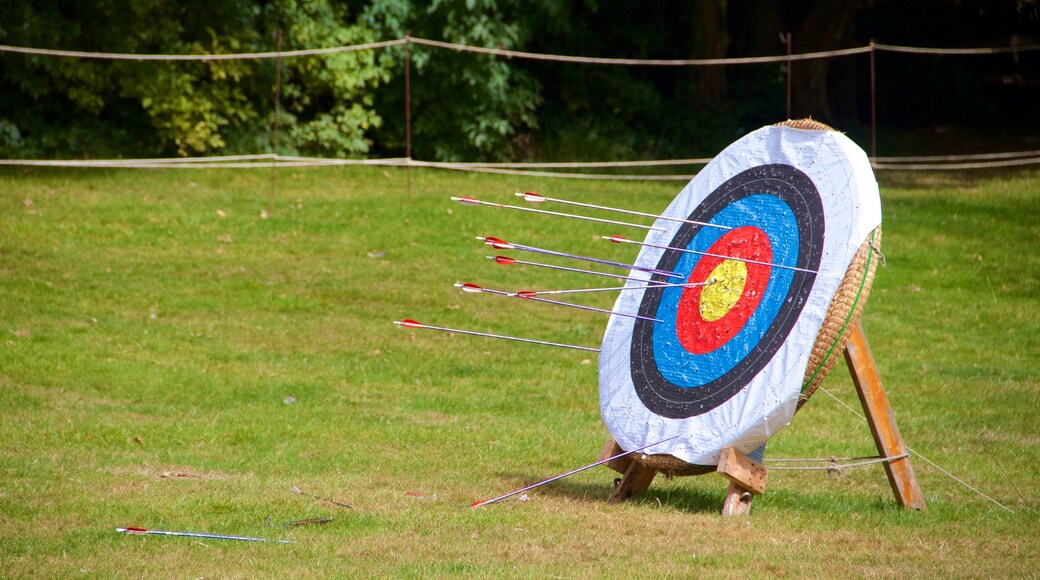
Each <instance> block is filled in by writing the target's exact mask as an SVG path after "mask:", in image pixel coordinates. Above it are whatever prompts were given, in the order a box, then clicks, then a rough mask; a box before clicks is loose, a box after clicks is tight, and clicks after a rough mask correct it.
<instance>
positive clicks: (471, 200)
mask: <svg viewBox="0 0 1040 580" xmlns="http://www.w3.org/2000/svg"><path fill="white" fill-rule="evenodd" d="M451 200H452V201H457V202H460V203H462V204H463V205H483V206H487V207H497V208H501V209H511V210H515V211H524V212H527V213H536V214H541V215H547V216H553V217H564V218H570V219H575V220H583V221H587V222H596V223H601V224H612V225H616V226H626V227H630V228H640V229H644V230H654V231H658V232H663V231H665V230H664V228H658V227H654V226H645V225H643V224H634V223H631V222H622V221H617V220H608V219H603V218H597V217H591V216H585V215H577V214H573V213H562V212H558V211H548V210H544V209H534V208H530V207H522V206H519V205H508V204H505V203H495V202H492V201H482V200H479V199H475V198H472V197H468V198H464V197H453V198H451Z"/></svg>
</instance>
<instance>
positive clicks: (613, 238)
mask: <svg viewBox="0 0 1040 580" xmlns="http://www.w3.org/2000/svg"><path fill="white" fill-rule="evenodd" d="M600 237H601V238H602V239H604V240H607V241H608V242H611V243H614V244H632V245H635V246H642V247H646V248H657V249H659V250H673V251H676V252H683V253H686V254H696V255H698V256H706V257H708V258H720V259H723V260H736V261H738V262H744V263H746V264H755V265H758V266H769V267H770V268H782V269H784V270H795V271H797V272H806V273H809V274H816V273H817V271H816V270H809V269H807V268H799V267H797V266H786V265H784V264H775V263H773V262H760V261H758V260H752V259H749V258H741V257H739V256H725V255H722V254H712V253H710V252H698V251H697V250H691V249H689V248H676V247H674V246H661V245H658V244H651V243H648V242H637V241H635V240H630V239H628V238H626V237H625V236H600Z"/></svg>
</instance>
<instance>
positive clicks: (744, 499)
mask: <svg viewBox="0 0 1040 580" xmlns="http://www.w3.org/2000/svg"><path fill="white" fill-rule="evenodd" d="M754 498H755V496H754V495H752V494H751V492H750V491H748V490H746V489H744V488H742V487H740V486H739V485H737V484H735V483H733V482H732V481H731V482H729V489H727V490H726V500H725V501H723V502H722V515H723V516H727V517H728V516H746V515H748V514H750V513H751V500H753V499H754Z"/></svg>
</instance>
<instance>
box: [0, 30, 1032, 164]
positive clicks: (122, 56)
mask: <svg viewBox="0 0 1040 580" xmlns="http://www.w3.org/2000/svg"><path fill="white" fill-rule="evenodd" d="M413 44H414V45H419V46H428V47H433V48H440V49H445V50H453V51H457V52H470V53H477V54H486V55H491V56H495V57H501V58H516V59H527V60H540V61H554V62H566V63H575V64H596V65H610V66H672V67H697V66H722V65H742V64H764V63H783V62H787V63H790V62H794V61H805V60H816V59H824V58H837V57H842V56H850V55H859V54H870V55H871V77H872V78H873V76H874V59H873V56H874V54H875V53H876V52H879V51H880V52H893V53H904V54H930V55H956V56H965V55H995V54H1007V53H1016V54H1017V53H1020V52H1031V51H1037V50H1040V44H1029V45H1022V46H1007V47H992V48H925V47H910V46H897V45H888V44H877V43H874V42H871V43H870V44H869V45H867V46H861V47H854V48H846V49H840V50H830V51H822V52H811V53H802V54H787V55H781V56H762V57H745V58H713V59H628V58H596V57H584V56H573V55H556V54H542V53H533V52H523V51H515V50H507V49H502V48H486V47H479V46H469V45H464V44H454V43H449V42H443V41H438V40H429V39H424V38H417V37H412V36H405V37H404V38H400V39H396V40H387V41H382V42H371V43H364V44H356V45H349V46H334V47H327V48H313V49H304V50H288V51H275V52H247V53H226V54H129V53H111V52H90V51H73V50H55V49H45V48H33V47H22V46H9V45H0V54H3V53H13V54H27V55H34V56H44V57H57V58H84V59H95V60H123V61H199V62H207V61H217V60H249V59H252V60H261V59H279V62H280V59H283V58H296V57H305V56H321V55H329V54H336V53H343V52H355V51H362V50H378V49H384V48H389V47H394V46H404V47H405V49H406V59H408V61H407V62H406V63H405V64H406V66H405V77H406V78H405V87H406V89H405V90H406V99H405V100H406V103H410V94H408V93H410V85H411V79H410V67H409V66H407V65H409V64H410V59H411V52H410V50H408V49H409V48H410V46H411V45H413ZM787 74H788V75H790V74H791V72H790V67H788V71H787ZM874 99H875V87H874V83H873V82H872V83H871V101H872V103H873V101H874ZM406 109H407V110H406V112H405V117H406V125H407V127H406V128H407V130H408V131H407V134H408V138H407V141H408V143H407V145H406V150H407V152H408V153H407V156H406V157H403V158H385V159H337V158H323V157H298V156H285V155H279V154H277V153H263V154H253V155H228V156H208V157H195V158H158V159H97V160H72V159H66V160H45V159H0V166H23V167H24V166H28V167H81V168H82V167H92V168H138V169H156V168H179V169H188V168H195V169H197V168H254V167H317V166H348V165H373V166H394V167H425V168H434V169H445V170H453V171H468V172H479V173H492V174H502V175H525V176H530V177H553V178H568V179H616V180H640V181H651V180H689V179H692V177H693V175H692V174H653V175H648V174H636V175H632V174H628V175H626V174H614V173H585V172H559V171H543V170H546V169H597V168H624V167H682V166H702V165H704V164H706V163H708V162H709V161H710V160H711V159H710V158H704V159H662V160H645V161H609V162H563V163H445V162H437V161H421V160H416V159H412V158H411V149H412V147H411V145H412V144H411V116H412V115H411V107H410V104H409V105H407V107H406ZM872 117H873V115H872ZM875 143H876V122H875V119H873V118H872V119H871V153H872V155H871V158H870V159H871V164H872V166H873V167H874V169H876V170H900V171H945V170H975V169H999V168H1010V167H1022V166H1028V165H1040V151H1016V152H1006V153H984V154H978V155H945V156H923V157H922V156H917V157H877V156H875V155H873V153H874V151H875V150H876V145H875Z"/></svg>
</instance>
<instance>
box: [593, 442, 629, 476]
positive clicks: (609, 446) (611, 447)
mask: <svg viewBox="0 0 1040 580" xmlns="http://www.w3.org/2000/svg"><path fill="white" fill-rule="evenodd" d="M624 452H625V450H624V449H622V448H621V446H620V445H618V442H617V441H614V438H613V437H611V438H610V439H607V440H606V442H604V443H603V449H601V450H600V452H599V458H598V459H597V460H598V461H603V460H604V459H607V458H609V457H614V456H615V455H621V454H622V453H624ZM631 464H632V456H631V455H626V456H624V457H618V458H617V459H615V460H613V461H608V462H606V463H604V464H603V465H606V466H607V467H609V468H611V469H613V470H614V471H616V472H618V473H620V474H622V475H624V474H625V472H626V471H628V466H629V465H631Z"/></svg>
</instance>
